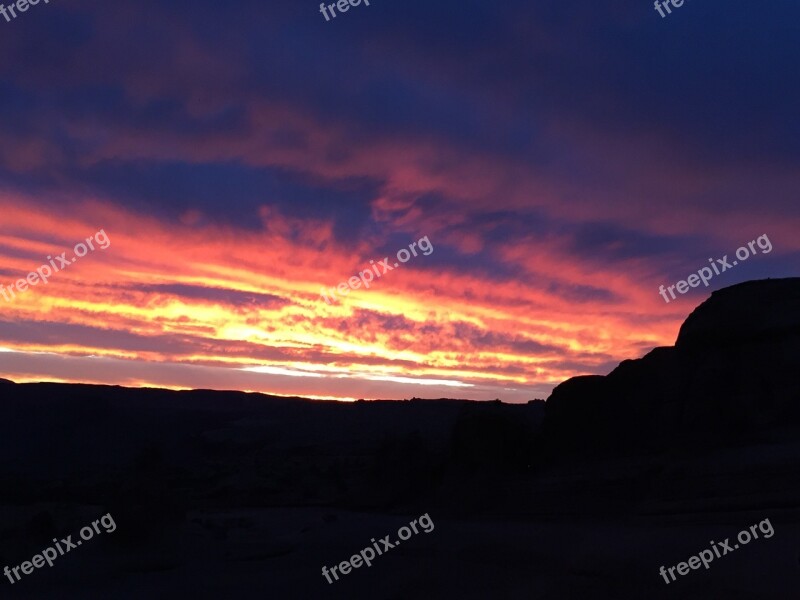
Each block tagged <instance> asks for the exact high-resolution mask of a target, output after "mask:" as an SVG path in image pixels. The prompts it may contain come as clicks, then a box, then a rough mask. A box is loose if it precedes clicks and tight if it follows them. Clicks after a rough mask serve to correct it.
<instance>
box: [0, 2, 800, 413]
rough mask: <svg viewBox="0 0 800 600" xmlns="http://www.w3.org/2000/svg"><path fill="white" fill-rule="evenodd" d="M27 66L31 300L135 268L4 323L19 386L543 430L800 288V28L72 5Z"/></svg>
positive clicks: (748, 15) (4, 229)
mask: <svg viewBox="0 0 800 600" xmlns="http://www.w3.org/2000/svg"><path fill="white" fill-rule="evenodd" d="M0 56H1V57H2V58H0V140H2V143H0V285H2V286H3V287H8V286H10V285H13V284H14V283H15V282H16V281H17V280H18V279H20V278H24V277H26V276H27V274H28V273H29V272H31V271H35V270H36V269H37V268H38V267H40V266H41V265H43V264H47V263H48V260H47V257H48V256H53V257H55V256H56V255H60V254H61V253H62V252H65V251H67V252H68V256H72V249H73V247H74V246H75V244H77V243H79V242H81V241H84V240H85V239H86V238H87V237H89V236H90V235H93V234H94V233H95V232H97V231H99V230H103V231H104V232H105V233H106V234H107V235H108V238H109V239H110V241H111V245H110V246H109V247H108V248H107V249H105V250H101V249H96V250H94V251H90V252H88V254H87V255H86V256H85V257H83V258H80V259H79V260H77V261H76V262H75V263H71V264H70V265H69V267H68V268H66V269H65V270H64V271H63V272H59V273H55V274H54V275H53V276H52V278H51V279H50V281H49V283H47V284H46V285H42V284H39V285H36V286H33V287H30V288H29V289H28V290H27V291H25V292H22V293H20V292H16V294H17V295H16V297H15V298H14V299H12V300H11V301H6V300H4V299H3V298H2V297H0V311H2V312H0V377H5V378H8V379H12V380H14V381H17V382H29V381H60V382H87V383H107V384H118V385H126V386H158V387H169V388H180V389H183V388H211V389H237V390H248V391H262V392H267V393H275V394H282V395H303V396H309V397H314V398H322V399H358V398H368V399H369V398H387V399H395V398H398V399H402V398H411V397H413V396H418V397H429V398H439V397H454V398H470V399H494V398H500V399H503V400H505V401H509V402H524V401H527V400H530V399H533V398H545V397H547V395H548V394H549V393H550V390H552V388H553V386H555V385H557V384H558V383H559V382H561V381H563V380H564V379H567V378H569V377H571V376H574V375H581V374H590V373H598V374H603V373H607V372H608V371H610V370H611V369H612V368H613V367H614V366H615V365H616V364H617V363H618V362H619V361H620V360H623V359H625V358H636V357H640V356H642V355H643V354H645V353H646V352H647V351H649V350H650V349H651V348H653V347H655V346H659V345H669V344H672V343H673V342H674V340H675V338H676V336H677V333H678V328H679V326H680V324H681V322H682V321H683V320H684V319H685V318H686V316H687V315H688V314H689V313H690V312H691V311H692V310H693V309H694V308H695V307H696V306H697V305H698V304H699V303H700V302H702V301H703V300H704V299H705V298H707V297H708V295H709V294H710V292H711V291H712V290H715V289H720V288H722V287H727V286H729V285H732V284H735V283H738V282H741V281H746V280H750V279H758V278H764V277H787V276H797V275H798V265H800V236H798V232H800V201H799V200H800V116H799V112H800V111H798V107H799V106H800V69H798V64H800V5H798V4H797V2H796V1H789V0H774V1H773V2H769V3H766V4H758V3H753V2H744V1H742V0H728V1H725V2H721V1H717V2H715V1H713V0H692V1H691V2H688V3H686V4H684V6H683V7H681V8H680V9H679V10H675V11H674V12H673V14H671V15H670V16H669V17H667V18H663V19H662V18H661V17H660V16H659V14H658V13H657V12H656V11H655V10H654V8H653V4H652V2H651V1H649V0H641V1H638V2H596V1H589V0H575V1H573V2H569V3H554V2H543V1H538V0H534V1H531V0H504V1H503V2H502V3H497V2H477V1H467V0H463V1H460V2H454V1H450V0H445V1H443V0H436V1H426V2H422V1H420V0H372V1H371V2H370V5H369V6H364V5H363V4H362V5H361V6H359V7H357V8H352V9H351V10H350V11H349V12H347V13H345V14H341V15H339V16H338V17H337V18H336V19H335V20H332V21H330V22H326V20H325V19H324V17H323V16H322V15H321V14H320V12H319V2H315V1H313V0H303V1H298V0H293V1H292V2H289V1H285V2H277V1H275V0H268V1H266V2H265V1H264V0H259V1H250V0H241V1H237V2H230V3H222V2H209V1H207V0H192V1H191V2H188V1H184V0H171V1H169V2H165V1H163V0H162V1H160V2H155V1H152V0H137V1H136V2H132V1H130V0H114V2H108V1H107V0H106V1H103V2H100V1H99V0H96V1H91V0H90V1H84V0H52V1H51V2H50V3H49V4H44V3H43V2H40V3H39V4H38V5H36V6H31V7H30V9H29V10H28V11H26V12H25V13H22V14H19V15H18V18H16V19H14V20H12V21H11V22H6V21H5V19H3V18H2V17H0ZM764 234H766V235H768V236H769V239H770V241H771V243H772V245H773V251H772V252H770V253H768V254H762V253H760V251H759V253H758V254H757V255H756V256H754V257H751V258H749V259H748V260H747V261H746V262H742V263H741V264H739V265H737V266H736V267H735V268H733V269H731V270H729V271H727V272H725V273H722V274H720V275H719V276H715V277H714V279H712V280H711V284H710V286H709V287H708V288H704V287H699V288H696V289H691V290H689V292H688V293H686V294H685V295H680V296H678V298H677V299H676V300H674V301H672V302H670V303H669V304H667V303H665V302H664V300H663V299H662V297H661V296H659V294H658V287H659V286H660V285H662V284H663V285H673V284H675V283H676V282H677V281H679V280H682V279H686V278H687V276H688V275H690V274H691V273H694V272H696V271H698V270H699V269H700V268H702V267H704V266H707V265H708V259H709V258H722V257H723V256H724V255H728V256H729V257H731V258H730V260H732V257H733V255H734V254H735V251H736V249H737V248H738V247H740V246H743V245H745V246H746V245H747V243H748V242H750V241H751V240H755V239H756V238H757V237H758V236H761V235H764ZM424 236H427V237H428V239H429V240H430V242H431V244H432V246H433V248H434V251H433V252H432V253H431V254H430V255H428V256H423V255H422V254H420V255H419V256H417V257H415V258H412V259H411V260H410V261H409V262H407V263H406V264H405V265H402V266H401V267H399V268H397V269H395V270H393V271H392V272H390V273H387V274H385V275H384V276H383V277H381V278H380V279H376V281H375V282H374V283H373V284H372V286H371V287H370V289H368V290H367V289H363V288H362V289H359V290H354V291H351V292H350V293H349V294H348V295H347V296H346V297H344V298H341V299H340V300H339V302H337V303H334V304H331V305H329V304H327V303H326V302H325V301H324V300H323V299H322V298H321V296H320V289H321V288H322V287H323V286H324V287H326V288H328V289H330V288H332V287H335V286H336V285H337V284H339V283H340V282H343V281H346V280H347V279H349V278H350V277H352V276H353V275H355V274H356V273H358V272H359V271H363V270H364V269H366V268H368V267H369V266H370V261H371V260H374V261H375V262H376V263H377V262H378V261H380V260H382V259H383V258H384V257H385V256H387V255H388V256H389V257H390V259H391V262H392V263H394V262H395V260H396V259H395V254H396V252H397V251H398V250H399V249H401V248H407V247H408V246H409V244H411V243H412V242H415V241H417V240H419V239H420V238H422V237H424Z"/></svg>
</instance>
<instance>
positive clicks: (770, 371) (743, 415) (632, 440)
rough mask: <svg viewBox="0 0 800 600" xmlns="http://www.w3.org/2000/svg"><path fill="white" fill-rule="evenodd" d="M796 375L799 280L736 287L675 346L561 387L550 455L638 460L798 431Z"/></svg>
mask: <svg viewBox="0 0 800 600" xmlns="http://www.w3.org/2000/svg"><path fill="white" fill-rule="evenodd" d="M798 370H800V278H790V279H767V280H761V281H750V282H746V283H741V284H738V285H734V286H731V287H728V288H725V289H722V290H719V291H717V292H714V293H713V294H712V295H711V297H710V298H709V299H708V300H706V301H705V302H703V303H702V304H701V305H700V306H698V307H697V309H695V310H694V311H693V312H692V313H691V315H689V317H688V318H687V319H686V321H685V322H684V324H683V326H682V327H681V329H680V333H679V335H678V339H677V341H676V344H675V346H670V347H663V348H655V349H654V350H652V351H651V352H650V353H648V354H647V355H646V356H644V357H643V358H641V359H638V360H626V361H623V362H622V363H620V364H619V366H617V368H616V369H614V370H613V371H612V372H611V373H609V374H608V375H607V376H599V375H592V376H582V377H574V378H572V379H569V380H567V381H565V382H564V383H562V384H560V385H558V386H557V387H556V388H555V389H554V390H553V393H552V394H551V396H550V398H549V399H548V401H547V405H546V408H545V422H544V431H545V439H546V442H547V446H548V447H549V448H550V450H551V451H553V452H555V453H556V454H563V453H566V454H583V453H591V452H595V451H608V452H612V453H620V454H632V453H636V454H641V453H647V452H658V451H662V450H665V449H669V448H674V447H677V446H679V445H681V444H685V443H690V444H700V445H702V444H709V445H710V444H715V443H719V442H724V441H729V442H730V441H735V440H740V439H742V438H743V437H747V436H750V435H754V434H756V433H757V432H759V431H761V430H764V429H778V428H781V427H784V426H792V425H799V424H800V378H798V377H797V373H798Z"/></svg>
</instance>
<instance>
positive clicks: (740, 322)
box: [0, 279, 800, 600]
mask: <svg viewBox="0 0 800 600" xmlns="http://www.w3.org/2000/svg"><path fill="white" fill-rule="evenodd" d="M799 367H800V279H786V280H772V281H760V282H750V283H746V284H741V285H738V286H734V287H731V288H728V289H725V290H722V291H720V292H717V293H715V294H713V296H712V297H711V298H710V299H709V300H708V301H707V302H705V303H704V304H703V305H701V306H700V307H699V308H698V309H697V310H696V311H695V312H694V313H693V314H692V315H691V316H690V317H689V318H688V319H687V321H686V323H685V324H684V326H683V328H682V329H681V332H680V335H679V338H678V340H677V342H676V345H675V346H674V347H670V348H658V349H656V350H654V351H653V352H651V353H650V354H648V355H647V356H646V357H644V358H642V359H639V360H635V361H625V362H623V363H622V364H621V365H620V366H619V367H618V368H617V369H615V370H614V372H612V373H611V374H609V375H608V376H606V377H595V376H592V377H578V378H575V379H572V380H570V381H567V382H565V383H563V384H562V385H560V386H559V387H558V388H556V390H555V391H554V393H553V395H552V396H551V397H550V398H549V399H548V401H547V403H544V402H531V403H529V404H528V405H524V406H513V405H504V404H502V403H499V402H490V403H472V402H465V401H454V400H447V401H422V400H413V401H407V402H358V403H354V404H340V403H324V402H311V401H307V400H302V399H285V398H275V397H269V396H263V395H258V394H243V393H237V392H209V391H194V392H169V391H162V390H141V389H125V388H119V387H103V386H81V385H56V384H30V385H17V384H13V383H11V382H5V381H0V423H1V424H2V425H0V568H2V567H5V566H6V565H8V566H9V567H14V566H17V565H20V564H21V563H23V562H24V561H29V560H31V558H32V557H33V556H34V555H36V554H38V553H40V552H41V551H42V550H44V549H45V548H47V547H48V546H52V545H53V538H58V539H62V538H65V537H66V536H67V535H70V534H72V536H73V541H74V540H76V539H80V538H79V536H78V535H77V533H78V531H79V530H80V529H81V528H82V527H84V526H86V525H90V524H91V523H92V522H93V521H95V520H96V519H100V518H101V516H103V515H106V514H110V515H112V516H113V519H114V523H115V525H116V529H115V530H114V531H113V532H103V533H101V534H97V535H95V536H94V538H93V539H92V540H90V541H84V542H83V544H82V545H81V547H79V548H75V549H73V550H71V551H70V552H69V553H67V554H65V555H64V556H61V557H59V558H58V559H57V560H56V561H55V563H54V566H53V567H52V568H48V567H47V566H46V565H45V566H44V567H43V568H41V569H35V570H34V571H33V573H31V574H30V575H26V576H24V577H22V580H21V581H19V582H16V583H14V584H13V585H12V584H11V583H10V582H9V580H8V578H7V577H5V576H3V577H2V579H0V585H2V593H1V594H0V596H2V597H3V598H36V599H41V598H64V599H72V598H75V599H78V598H80V599H95V598H97V599H101V598H102V599H108V598H115V599H116V598H120V599H124V598H154V599H161V598H163V599H168V598H178V597H188V598H201V599H202V598H209V599H211V598H244V599H248V598H281V599H283V598H287V599H294V598H298V599H305V598H347V599H353V598H375V599H386V600H395V599H397V600H400V599H417V598H420V599H428V598H431V599H436V598H458V599H462V598H466V599H472V598H476V599H478V598H489V599H504V598H508V599H520V600H522V599H526V600H529V599H562V598H567V599H571V598H576V599H583V598H586V599H594V598H609V599H611V598H613V599H625V598H632V599H644V600H649V599H659V598H680V599H685V598H689V599H692V598H698V599H699V598H703V599H711V598H713V599H725V600H737V599H742V600H744V599H762V598H763V599H772V598H774V599H787V600H789V599H795V598H797V597H798V595H799V594H800V537H799V534H800V477H798V475H799V474H800V473H799V471H800V435H799V434H800V368H799ZM424 514H427V515H429V517H430V520H431V521H432V523H433V524H434V527H433V528H432V529H431V530H430V532H429V533H425V532H423V531H421V530H420V532H419V533H418V534H416V535H412V536H411V537H410V538H409V539H408V540H407V541H403V542H402V544H401V545H399V547H396V548H394V549H392V550H390V551H388V552H387V553H386V554H385V555H383V556H379V557H377V558H375V559H374V561H373V564H372V566H371V567H369V568H367V567H366V566H362V567H361V568H358V569H356V570H354V571H352V572H351V573H349V574H348V575H345V576H342V578H341V580H339V581H335V582H334V583H333V584H328V582H327V581H326V579H325V578H324V577H323V576H322V574H321V570H322V567H323V566H327V567H328V568H331V567H333V566H335V565H338V564H339V563H340V562H342V561H344V560H347V559H349V558H350V557H351V556H352V555H354V554H357V553H359V551H361V550H362V549H364V548H367V547H369V546H371V545H372V542H371V539H372V538H375V539H376V540H378V539H380V538H383V537H385V536H387V535H390V536H391V540H392V541H397V540H398V537H397V531H398V529H399V528H400V527H402V526H405V525H408V524H409V522H410V521H412V520H414V519H418V518H419V517H420V516H421V515H424ZM766 519H768V520H769V523H770V526H771V527H772V528H773V531H774V534H773V535H771V536H769V537H767V536H766V535H764V534H763V532H762V531H759V534H760V535H759V537H758V539H753V540H752V541H750V542H749V543H748V544H746V545H744V544H742V545H741V547H739V548H737V549H735V550H734V551H732V553H729V554H727V555H725V556H721V557H719V558H717V557H715V558H714V560H713V561H712V562H711V563H710V564H709V568H708V569H705V568H703V567H702V566H700V568H699V569H697V570H689V572H688V574H687V575H685V576H677V580H676V581H673V582H671V583H669V585H667V584H666V583H665V581H664V579H663V578H662V576H661V575H660V574H659V569H660V567H661V566H662V565H663V566H665V567H674V566H676V565H678V564H679V563H681V562H684V561H688V560H689V558H690V557H692V556H694V555H698V554H699V553H700V552H702V551H703V550H706V549H709V548H711V547H712V541H714V542H716V543H717V545H719V542H721V541H724V540H725V539H726V538H729V539H730V542H729V543H730V545H731V546H733V545H734V543H735V542H736V537H737V534H738V533H739V532H740V531H741V530H745V529H747V530H750V526H752V525H755V524H758V523H762V522H764V520H766ZM756 529H757V528H756ZM676 575H677V573H676Z"/></svg>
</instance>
